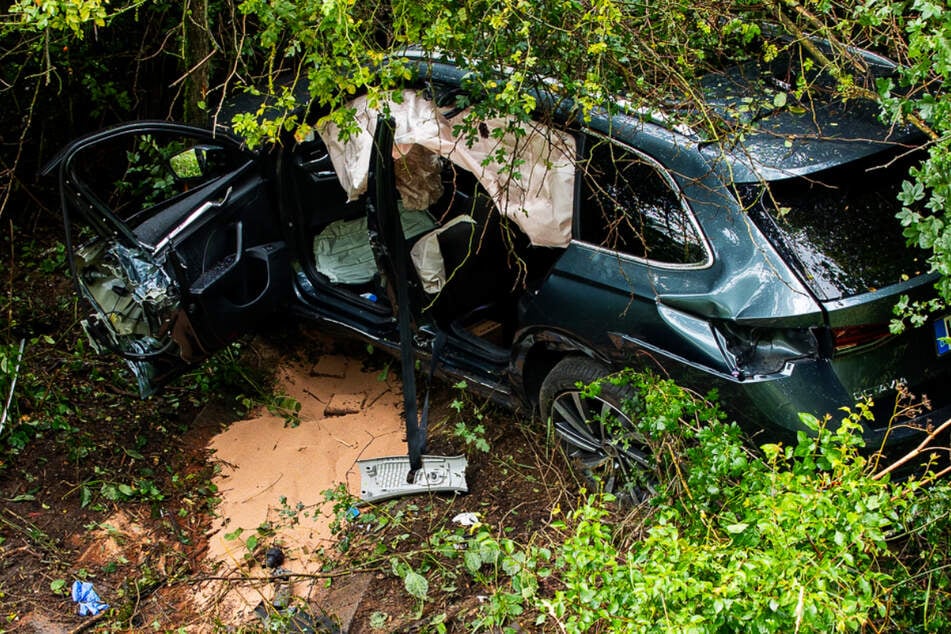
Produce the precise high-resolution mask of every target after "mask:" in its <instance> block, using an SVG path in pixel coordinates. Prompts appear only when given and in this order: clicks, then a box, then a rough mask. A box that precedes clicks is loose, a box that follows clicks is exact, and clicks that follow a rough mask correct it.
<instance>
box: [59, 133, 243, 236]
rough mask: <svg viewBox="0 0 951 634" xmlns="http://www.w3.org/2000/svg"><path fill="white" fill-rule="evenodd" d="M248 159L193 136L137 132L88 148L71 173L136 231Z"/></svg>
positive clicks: (76, 158) (75, 158)
mask: <svg viewBox="0 0 951 634" xmlns="http://www.w3.org/2000/svg"><path fill="white" fill-rule="evenodd" d="M245 160H246V159H245V158H244V156H243V155H242V153H241V152H239V151H237V150H236V149H234V148H227V147H223V146H221V145H218V144H215V143H205V142H202V141H200V140H198V139H195V138H192V137H189V136H188V135H182V134H173V133H162V132H156V133H148V134H146V133H135V134H123V135H117V136H116V137H113V138H109V139H105V140H103V141H101V142H98V143H95V144H93V145H90V146H88V147H86V148H83V149H82V150H80V151H79V152H78V153H77V154H76V155H74V156H73V157H72V158H71V159H70V165H69V171H70V176H71V177H72V178H73V179H74V180H75V181H76V183H77V185H78V186H79V187H81V188H82V189H83V190H84V191H85V193H86V194H87V196H89V197H90V198H91V199H93V200H94V201H96V202H98V203H99V204H100V205H102V206H103V207H105V208H107V209H109V210H110V211H111V212H112V214H113V215H114V216H115V217H116V218H117V219H118V220H119V221H121V222H124V223H127V224H128V225H129V226H130V227H135V226H137V225H139V224H141V223H142V222H144V221H145V220H147V219H148V218H150V217H151V216H152V215H154V214H155V213H158V211H159V210H161V209H163V208H165V207H167V206H168V205H167V203H170V202H171V201H172V200H174V199H177V198H179V197H180V196H183V195H184V194H187V193H188V192H191V191H194V190H196V189H197V188H199V187H202V186H203V185H205V184H207V183H210V182H211V181H213V180H215V179H217V178H218V177H220V176H224V175H225V174H228V173H230V172H231V171H233V170H234V169H236V168H237V167H238V166H240V165H241V164H242V163H243V162H244V161H245Z"/></svg>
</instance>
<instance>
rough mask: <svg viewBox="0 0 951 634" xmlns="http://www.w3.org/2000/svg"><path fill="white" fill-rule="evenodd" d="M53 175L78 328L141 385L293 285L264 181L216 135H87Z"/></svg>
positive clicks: (170, 128)
mask: <svg viewBox="0 0 951 634" xmlns="http://www.w3.org/2000/svg"><path fill="white" fill-rule="evenodd" d="M54 170H56V171H57V172H58V177H59V189H60V196H61V205H62V209H63V216H64V221H65V225H66V240H67V245H66V246H67V251H68V255H69V261H70V267H71V271H72V274H73V277H74V279H75V282H76V284H77V287H78V290H79V292H80V294H81V295H82V297H83V298H84V299H85V300H86V301H87V303H88V304H89V306H90V308H91V309H92V311H91V314H90V315H89V317H88V318H87V319H86V320H85V321H84V322H83V327H84V329H85V331H86V333H87V335H88V336H89V338H90V341H91V342H92V344H93V345H94V347H96V348H97V349H98V350H106V351H111V352H114V353H116V354H118V355H120V356H122V357H123V358H124V359H125V360H126V361H127V362H128V364H129V366H130V367H131V369H132V371H133V372H134V374H135V376H136V378H137V379H138V384H139V390H140V393H141V394H142V395H143V396H145V395H147V394H149V393H151V392H153V391H154V390H155V389H156V388H157V387H159V386H160V385H162V384H163V383H164V382H166V381H167V380H168V379H170V378H171V377H173V376H174V375H176V374H177V373H179V372H180V371H181V370H182V369H184V368H186V367H187V366H188V365H189V364H192V363H195V362H198V361H201V360H203V359H204V358H206V357H207V356H209V355H210V354H211V353H213V352H214V351H216V350H218V349H220V348H221V347H223V346H225V345H227V344H228V343H229V342H231V341H232V340H234V339H235V338H236V337H238V336H239V335H241V334H243V333H244V332H245V331H246V330H247V329H248V328H249V327H250V326H251V325H252V323H253V322H254V321H255V320H256V319H257V318H259V317H260V316H261V315H262V314H264V313H265V312H268V311H270V310H272V309H273V308H275V306H276V305H277V304H278V303H279V302H280V301H281V300H282V299H283V297H284V296H285V294H286V293H287V291H288V289H289V288H290V264H289V256H288V252H287V248H286V245H285V243H284V241H283V240H282V239H281V236H280V235H279V229H278V224H277V219H276V218H277V214H276V210H274V209H273V208H272V207H273V204H274V203H273V202H272V201H273V200H274V197H273V196H272V195H271V193H270V192H269V191H268V188H269V187H270V186H271V185H270V183H268V181H267V180H266V178H265V176H264V175H263V174H262V170H261V168H260V161H259V158H258V157H257V156H255V155H254V154H252V153H250V152H248V151H247V150H245V149H244V148H242V146H241V144H240V143H239V142H238V141H237V140H236V139H233V138H231V137H228V136H224V135H222V134H220V133H219V134H212V133H211V132H210V131H207V130H201V129H198V128H192V127H188V126H183V125H178V124H172V123H166V122H136V123H130V124H124V125H121V126H118V127H115V128H110V129H107V130H104V131H101V132H97V133H94V134H92V135H90V136H87V137H84V138H82V139H79V140H78V141H75V142H74V143H72V144H71V145H69V146H68V147H67V148H65V149H64V150H63V151H62V152H61V153H60V154H59V155H58V156H57V157H56V158H55V159H53V161H51V162H50V163H49V165H47V166H46V168H45V169H44V174H49V173H52V172H53V171H54Z"/></svg>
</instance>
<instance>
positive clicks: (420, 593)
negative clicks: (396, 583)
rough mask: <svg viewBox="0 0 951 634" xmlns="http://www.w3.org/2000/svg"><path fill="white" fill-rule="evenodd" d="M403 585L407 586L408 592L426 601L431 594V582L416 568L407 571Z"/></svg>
mask: <svg viewBox="0 0 951 634" xmlns="http://www.w3.org/2000/svg"><path fill="white" fill-rule="evenodd" d="M403 586H405V587H406V591H407V592H409V593H410V594H411V595H412V596H414V597H416V598H417V599H419V600H420V601H425V600H426V596H427V595H428V594H429V582H428V581H426V577H424V576H423V575H421V574H419V573H418V572H416V571H415V570H408V571H407V572H406V576H405V577H403Z"/></svg>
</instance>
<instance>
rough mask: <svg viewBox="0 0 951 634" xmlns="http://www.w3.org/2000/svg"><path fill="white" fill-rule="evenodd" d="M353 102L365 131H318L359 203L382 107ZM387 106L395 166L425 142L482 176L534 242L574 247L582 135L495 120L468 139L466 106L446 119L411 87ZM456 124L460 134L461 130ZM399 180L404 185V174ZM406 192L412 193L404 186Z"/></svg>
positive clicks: (505, 212) (322, 128) (503, 210)
mask: <svg viewBox="0 0 951 634" xmlns="http://www.w3.org/2000/svg"><path fill="white" fill-rule="evenodd" d="M350 107H351V108H353V109H354V110H355V111H356V120H357V123H358V125H359V128H360V131H359V132H357V133H355V134H353V135H351V136H350V138H349V139H347V140H346V141H343V140H341V138H340V129H339V127H338V126H337V125H336V124H334V123H332V122H329V123H326V124H325V125H322V126H320V128H319V129H318V132H319V134H320V137H321V139H322V140H323V142H324V144H325V145H326V146H327V150H328V151H329V153H330V158H331V161H332V162H333V165H334V169H335V170H336V172H337V177H338V179H339V181H340V184H341V185H342V186H343V188H344V190H345V191H346V192H347V196H348V198H349V199H350V200H355V199H357V198H359V197H360V196H361V195H362V194H363V193H364V192H365V191H366V189H367V183H368V177H369V167H370V154H371V152H372V150H373V134H374V132H375V129H376V119H377V115H378V113H379V112H380V108H371V107H370V106H369V104H368V100H367V98H366V97H358V98H357V99H355V100H354V101H352V102H351V103H350ZM388 107H389V115H390V116H391V117H393V119H394V121H395V123H396V135H395V138H394V148H393V158H394V159H395V163H396V165H399V163H400V161H401V160H402V159H404V157H412V153H413V151H414V150H413V148H414V146H422V147H423V148H425V149H427V150H429V151H430V152H432V153H434V154H436V155H438V156H441V157H444V158H446V159H448V160H450V161H452V162H453V163H454V164H456V165H458V166H459V167H462V168H463V169H465V170H468V171H469V172H471V173H472V174H473V175H475V177H476V178H477V179H478V181H479V183H480V184H481V185H482V186H483V187H484V188H485V190H486V192H487V193H488V194H489V196H491V198H492V200H493V202H494V203H495V206H496V208H497V209H498V210H499V211H500V212H501V213H502V214H503V215H505V216H506V217H508V218H510V219H511V220H513V221H514V222H515V224H516V225H518V226H519V228H521V230H522V231H524V232H525V234H526V235H527V236H528V238H529V240H530V241H531V242H532V244H534V245H537V246H549V247H565V246H567V245H568V242H569V241H570V240H571V217H572V200H573V194H574V177H575V168H574V163H573V158H574V156H575V140H574V138H573V137H572V136H571V135H569V134H566V133H563V132H559V131H556V130H552V129H550V128H548V127H546V126H543V125H541V124H538V123H525V124H520V130H521V133H519V134H514V133H512V132H510V131H505V132H497V131H498V130H506V128H507V127H508V125H509V123H510V122H509V121H508V120H505V119H491V120H487V121H483V122H480V124H479V134H477V135H476V136H475V138H474V139H466V138H465V135H464V133H463V131H462V130H463V128H462V126H461V124H462V123H463V120H464V118H465V116H466V114H467V111H463V112H462V113H460V114H458V115H456V116H455V117H453V118H452V119H447V118H446V117H444V116H443V115H442V114H441V113H440V112H439V111H438V109H437V108H436V106H435V104H433V102H432V101H429V100H428V99H426V98H424V97H423V96H422V95H420V94H419V93H417V92H415V91H412V90H406V91H404V92H403V94H402V102H401V103H397V102H395V101H394V102H389V103H388ZM454 129H456V131H457V132H459V134H454V133H453V132H454ZM496 137H498V138H496ZM500 160H501V162H500ZM513 161H517V163H515V162H513ZM515 166H517V167H515ZM423 180H424V181H425V180H426V179H425V178H424V179H423ZM397 185H398V187H400V186H402V185H405V183H400V179H398V183H397ZM401 195H402V196H403V197H404V198H406V197H407V194H406V192H404V191H402V189H401ZM429 198H431V196H430V197H429Z"/></svg>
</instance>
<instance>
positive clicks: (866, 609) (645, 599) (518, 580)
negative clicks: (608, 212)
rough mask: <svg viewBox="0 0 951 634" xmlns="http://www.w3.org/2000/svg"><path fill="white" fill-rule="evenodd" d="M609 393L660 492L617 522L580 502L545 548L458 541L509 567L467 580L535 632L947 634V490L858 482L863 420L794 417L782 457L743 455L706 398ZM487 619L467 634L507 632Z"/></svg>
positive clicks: (595, 499) (769, 448) (652, 391)
mask: <svg viewBox="0 0 951 634" xmlns="http://www.w3.org/2000/svg"><path fill="white" fill-rule="evenodd" d="M612 380H614V381H622V382H626V383H628V384H630V385H632V386H633V387H635V388H636V390H637V392H638V393H639V394H640V396H641V400H642V401H643V403H644V405H643V408H644V413H643V414H642V415H641V416H640V418H638V425H639V429H638V430H637V432H638V433H640V434H641V436H646V437H648V438H649V439H650V442H651V444H652V446H653V449H654V456H655V458H656V461H657V463H656V464H657V469H658V473H659V474H663V475H662V477H663V478H664V480H663V481H664V482H665V483H666V487H665V488H662V489H661V490H659V492H658V495H657V496H656V497H655V498H654V499H653V500H652V501H651V502H650V503H649V504H648V505H646V506H645V507H642V508H639V509H635V510H634V511H633V512H631V513H628V514H627V515H626V516H625V515H624V513H623V512H622V511H621V510H620V509H618V508H617V507H616V505H614V504H613V499H612V498H611V497H610V496H607V495H599V494H593V495H589V496H587V497H586V499H585V500H584V501H583V503H581V504H580V506H579V508H577V509H576V510H574V511H573V512H571V513H569V514H568V515H567V517H565V518H564V519H563V520H560V521H558V522H555V523H554V524H553V527H554V528H555V529H556V531H555V532H554V533H553V534H551V535H549V539H550V540H551V548H550V549H546V548H539V547H538V546H537V545H532V546H525V547H521V548H520V549H519V548H516V546H515V545H514V544H513V543H511V541H510V540H506V539H499V540H496V541H494V542H493V541H492V540H494V539H495V538H493V537H492V536H491V531H490V530H489V529H488V528H487V527H484V526H483V527H480V529H479V530H478V531H476V532H475V534H474V535H470V536H469V537H468V538H467V541H468V542H471V544H470V546H469V547H470V548H478V549H479V552H482V551H484V550H486V549H487V543H489V542H491V543H493V544H494V546H493V548H491V549H489V550H492V551H493V552H502V553H507V555H506V558H505V559H506V560H516V559H517V561H518V562H519V565H518V566H513V565H511V563H510V564H509V565H502V564H501V563H499V564H498V566H497V569H494V573H493V574H487V573H486V570H485V568H484V566H486V565H490V566H491V565H494V563H495V562H494V561H493V560H492V559H491V558H484V557H482V558H480V562H479V563H480V566H471V565H470V566H468V568H469V570H470V572H472V571H473V570H475V571H477V572H478V575H477V576H474V578H475V579H476V580H477V581H479V580H480V579H483V580H484V579H485V578H487V577H491V578H493V579H494V580H495V584H497V585H495V587H494V588H493V592H494V593H495V594H496V596H506V597H509V598H510V599H511V598H513V597H514V598H517V599H519V601H520V602H521V604H523V605H525V606H526V607H529V606H530V607H532V608H534V609H535V611H536V612H535V614H537V615H538V617H537V619H538V621H537V624H536V626H538V625H542V624H544V625H545V628H546V629H549V628H550V629H552V630H553V631H554V630H557V631H564V632H599V631H600V632H647V631H678V632H738V631H743V632H809V631H822V632H828V631H857V630H860V629H864V628H871V629H874V630H875V631H881V630H892V631H935V632H936V631H946V630H947V627H948V617H947V616H946V615H947V614H948V613H949V610H951V595H949V577H948V574H947V572H946V571H947V568H948V564H947V553H948V545H949V544H948V542H949V530H948V523H947V517H948V510H949V509H951V506H949V503H951V489H949V488H948V486H947V485H946V484H945V483H943V482H942V483H939V484H936V485H932V486H930V487H927V488H926V487H922V486H921V482H920V481H916V480H914V479H912V480H908V481H904V482H891V481H890V479H889V478H888V477H887V476H886V477H882V478H873V477H871V476H872V475H873V474H872V473H870V471H871V469H872V466H871V465H870V463H869V461H867V460H866V458H865V457H864V456H863V454H862V453H861V452H860V449H861V448H862V440H861V436H860V433H859V432H860V430H861V422H862V420H863V419H868V418H870V413H869V410H868V408H867V407H865V406H863V405H860V406H858V407H856V408H855V410H852V411H845V412H844V416H843V418H842V420H841V421H839V422H838V423H837V424H836V425H832V424H831V423H832V420H831V419H830V418H829V417H827V418H825V419H821V420H820V419H816V418H815V417H812V416H808V415H803V416H802V421H803V423H804V424H805V425H806V426H807V427H808V428H809V429H810V431H811V434H806V433H800V434H799V437H798V441H797V443H796V445H795V446H782V445H777V444H773V445H764V446H763V447H762V448H761V451H760V452H758V453H752V452H751V451H750V450H748V449H747V447H746V445H745V444H744V443H743V438H742V434H741V432H740V430H739V428H738V427H737V426H736V424H735V423H730V424H728V423H725V422H723V421H722V420H721V416H720V415H719V414H718V411H717V409H716V407H715V405H713V404H712V403H711V400H705V399H699V398H697V397H696V396H694V395H692V394H690V393H688V392H686V391H685V390H683V389H681V388H679V387H677V386H676V385H674V384H673V383H671V382H669V381H664V380H659V379H657V378H655V377H652V376H649V375H640V374H634V373H628V374H624V375H623V376H621V377H615V378H613V379H612ZM592 389H595V390H596V389H597V387H596V386H595V387H594V388H592ZM469 559H472V557H469V556H468V555H467V556H466V561H467V563H469V562H468V560H469ZM536 570H537V571H538V573H537V574H538V578H537V579H536V580H533V581H529V580H528V579H527V578H526V575H529V576H531V575H534V574H536V573H535V571H536ZM510 573H511V574H510ZM506 578H507V579H508V583H507V585H506V582H505V579H506ZM542 578H545V580H544V582H543V583H540V581H541V579H542ZM537 588H544V589H547V591H545V590H536V589H537ZM526 589H529V591H526ZM495 607H497V606H495ZM491 609H494V608H493V607H492V606H486V607H485V608H483V614H482V617H481V620H480V621H479V623H478V624H477V625H479V624H481V625H488V624H491V625H496V626H497V625H504V623H505V622H508V623H509V624H511V621H506V620H505V619H508V618H513V617H514V618H520V617H519V615H521V614H522V610H521V608H519V609H518V610H513V609H511V607H509V608H508V609H506V610H504V613H502V614H500V613H499V612H498V611H496V612H494V614H486V613H485V610H491ZM501 617H504V618H501Z"/></svg>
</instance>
